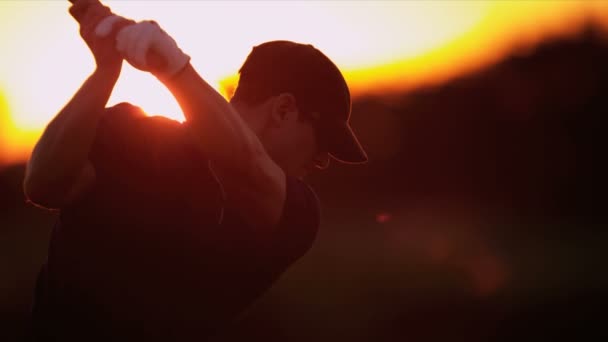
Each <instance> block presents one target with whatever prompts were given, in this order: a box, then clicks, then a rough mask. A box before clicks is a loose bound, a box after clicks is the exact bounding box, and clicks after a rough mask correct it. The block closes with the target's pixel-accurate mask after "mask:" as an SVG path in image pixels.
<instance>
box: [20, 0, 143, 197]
mask: <svg viewBox="0 0 608 342" xmlns="http://www.w3.org/2000/svg"><path fill="white" fill-rule="evenodd" d="M70 14H72V16H73V17H74V18H75V19H76V20H77V21H78V23H79V24H80V34H81V36H82V38H83V39H84V41H85V42H86V43H87V45H88V46H89V49H90V50H91V52H92V53H93V56H94V57H95V62H96V65H97V67H96V70H95V71H94V72H93V74H92V75H91V76H90V77H89V78H88V79H87V80H86V82H85V83H84V84H83V85H82V87H81V88H80V89H79V90H78V91H77V92H76V94H75V95H74V96H73V97H72V99H71V100H70V101H69V102H68V104H67V105H66V106H65V107H64V108H63V109H62V110H61V111H60V112H59V113H58V114H57V116H56V117H55V118H54V119H53V120H52V121H51V123H50V124H49V125H48V126H47V127H46V129H45V130H44V133H43V134H42V136H41V137H40V139H39V141H38V142H37V144H36V146H35V147H34V150H33V152H32V155H31V157H30V160H29V161H28V165H27V169H26V174H25V179H24V183H23V188H24V192H25V195H26V196H27V197H28V198H29V199H30V200H31V201H32V202H34V203H36V204H38V205H41V206H44V207H47V208H59V207H61V206H62V205H63V204H65V203H67V202H69V201H70V200H71V199H73V198H74V197H77V195H78V194H79V193H80V192H81V191H82V190H84V189H85V188H86V187H87V186H88V185H89V184H91V183H92V182H93V181H94V179H95V170H94V169H93V167H92V165H91V164H90V162H89V161H88V158H87V157H88V153H89V150H90V147H91V145H92V143H93V140H94V137H95V132H96V128H97V124H98V122H99V119H100V118H101V115H102V113H103V111H104V107H105V105H106V103H107V101H108V99H109V97H110V94H111V93H112V89H113V88H114V85H115V84H116V81H117V80H118V76H119V75H120V70H121V66H122V57H121V56H120V54H118V53H117V52H116V49H115V37H116V32H117V31H118V30H119V29H120V28H121V27H124V26H125V25H128V24H131V23H132V21H128V20H126V19H124V18H120V17H116V16H113V17H112V19H110V20H106V18H108V17H109V16H111V12H110V10H109V9H108V8H107V7H104V6H102V5H101V4H98V6H92V5H91V3H90V2H86V1H79V2H76V3H75V4H74V5H73V6H72V7H71V8H70ZM104 22H105V23H104ZM98 25H100V26H103V27H104V30H105V32H103V33H101V34H100V33H99V32H98V30H97V29H98Z"/></svg>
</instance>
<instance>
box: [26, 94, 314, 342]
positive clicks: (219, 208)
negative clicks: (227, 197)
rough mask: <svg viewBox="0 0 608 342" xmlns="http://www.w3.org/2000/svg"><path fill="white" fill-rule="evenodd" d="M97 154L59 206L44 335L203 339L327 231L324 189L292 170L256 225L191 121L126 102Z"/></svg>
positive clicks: (113, 115) (106, 120)
mask: <svg viewBox="0 0 608 342" xmlns="http://www.w3.org/2000/svg"><path fill="white" fill-rule="evenodd" d="M89 159H90V161H91V163H92V164H93V166H94V168H95V171H96V182H95V185H94V186H93V187H92V188H91V189H90V190H89V191H87V192H86V193H85V194H84V195H83V196H82V197H81V198H80V199H79V200H78V201H76V202H75V203H73V204H71V205H70V206H68V207H65V208H62V210H61V213H60V217H59V220H58V222H57V224H56V226H55V227H54V229H53V233H52V237H51V242H50V246H49V254H48V261H47V263H46V264H45V266H44V267H43V270H42V272H41V273H40V276H39V279H38V284H37V289H36V298H35V303H34V308H33V317H34V319H33V323H34V324H33V325H34V331H35V335H36V336H37V337H38V339H40V340H60V341H66V340H69V341H71V340H79V341H91V340H103V341H116V340H130V341H135V340H142V341H143V340H148V341H149V340H168V341H187V340H197V341H201V340H204V339H205V338H207V337H209V336H211V335H213V334H214V333H215V332H216V331H217V330H218V329H221V327H223V326H225V325H226V324H228V323H229V322H231V321H232V320H233V319H234V318H235V317H236V316H237V315H238V314H239V313H240V312H242V311H243V309H245V308H246V307H247V306H249V305H250V304H251V303H252V301H253V300H255V299H256V298H257V297H259V296H260V295H261V294H262V293H263V292H264V291H265V290H267V289H268V288H269V287H270V286H271V285H272V284H273V282H274V281H276V280H277V278H278V277H279V276H280V275H281V274H282V273H283V272H284V271H285V270H286V269H287V267H288V266H289V265H291V264H292V263H293V262H295V261H296V260H297V259H298V258H300V257H301V256H302V255H303V254H304V253H305V252H306V251H307V250H308V249H309V248H310V247H311V245H312V242H313V240H314V238H315V236H316V233H317V230H318V226H319V205H318V200H317V197H316V196H315V194H314V192H313V191H312V190H311V189H310V187H308V186H307V185H306V184H304V183H303V182H301V181H300V180H297V179H293V178H289V177H288V179H287V196H286V202H285V206H284V208H283V213H282V217H281V219H280V223H279V225H278V227H276V228H275V229H268V230H260V229H257V230H256V229H253V228H252V227H250V226H248V225H247V224H245V222H244V221H243V220H242V219H241V217H240V216H239V214H238V213H236V212H234V211H231V210H230V209H228V208H229V206H228V207H226V205H225V203H224V196H223V194H222V188H221V185H220V184H219V182H218V181H217V179H216V178H215V177H214V175H213V173H212V172H211V171H210V169H209V162H208V160H207V159H206V158H205V157H204V156H203V155H202V154H201V152H200V150H197V149H196V147H195V146H193V144H192V143H191V140H189V138H188V135H187V134H186V131H185V127H184V125H183V124H180V123H178V122H176V121H172V120H169V119H166V118H162V117H147V116H145V115H144V113H143V112H142V111H141V110H140V109H139V108H138V107H135V106H132V105H130V104H127V103H121V104H119V105H116V106H114V107H112V108H109V109H107V110H106V113H105V114H104V116H103V119H102V120H101V122H100V124H99V127H98V130H97V135H96V138H95V141H94V143H93V146H92V148H91V152H90V155H89Z"/></svg>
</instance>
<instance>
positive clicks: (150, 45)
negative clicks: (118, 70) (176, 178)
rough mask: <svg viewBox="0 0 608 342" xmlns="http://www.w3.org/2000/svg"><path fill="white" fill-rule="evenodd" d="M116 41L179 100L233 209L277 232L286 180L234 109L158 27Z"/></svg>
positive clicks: (138, 28) (148, 25)
mask: <svg viewBox="0 0 608 342" xmlns="http://www.w3.org/2000/svg"><path fill="white" fill-rule="evenodd" d="M116 40H117V45H116V48H117V50H118V51H119V52H121V53H122V55H123V57H124V58H125V60H126V61H128V62H129V63H130V64H131V65H133V66H134V67H136V68H138V69H140V70H143V71H149V72H151V73H152V74H154V75H155V76H156V77H157V78H158V79H159V80H161V82H163V84H164V85H165V86H166V87H167V88H168V89H169V90H170V91H171V93H172V94H173V95H174V97H175V98H176V99H177V101H178V103H179V105H180V107H181V108H182V110H183V112H184V115H185V117H186V125H187V126H188V128H189V129H190V131H191V132H192V135H193V137H194V140H195V141H196V143H197V146H198V147H199V148H200V150H201V151H202V152H203V153H204V154H205V156H207V157H208V158H209V159H210V160H211V161H212V163H213V169H214V171H215V172H216V173H217V175H218V178H220V180H221V182H222V185H223V186H224V190H225V192H226V195H227V197H228V200H229V203H230V205H232V206H234V207H235V209H236V210H237V211H238V212H239V213H240V214H241V215H242V216H243V218H245V220H247V221H248V223H249V224H251V225H252V226H255V227H267V228H268V227H274V226H276V224H277V223H278V222H279V219H280V216H281V213H282V210H283V204H284V202H285V174H284V172H283V170H282V169H281V168H280V167H279V166H278V165H277V164H276V163H275V162H274V161H273V160H272V159H271V158H270V156H268V154H267V153H266V151H265V149H264V147H263V145H262V143H261V142H260V141H259V139H258V137H257V136H256V134H255V133H254V132H253V131H252V130H251V129H250V128H249V126H248V125H247V124H246V123H245V122H244V121H243V119H242V118H241V116H240V115H239V114H238V113H237V112H236V110H235V109H234V108H233V107H232V105H230V104H229V103H228V102H227V101H226V100H225V99H224V98H223V97H222V96H221V95H220V94H219V93H217V92H216V91H215V90H214V89H213V88H212V87H211V86H210V85H209V84H207V82H205V80H203V79H202V78H201V77H200V75H199V74H198V73H197V72H196V70H194V68H193V67H192V65H190V64H189V60H190V57H189V56H188V55H186V54H185V53H183V52H182V51H181V50H180V49H179V47H178V46H177V44H176V43H175V41H174V40H173V38H171V37H170V36H169V35H168V34H167V33H166V32H165V31H163V30H162V29H161V28H160V27H159V26H158V24H156V23H155V22H153V21H143V22H140V23H137V24H135V25H132V26H129V27H126V28H125V29H123V30H121V31H120V32H119V33H118V36H117V39H116ZM151 56H158V57H160V58H162V59H164V61H165V63H163V65H164V67H163V68H160V69H159V68H158V67H155V66H153V65H151V63H150V62H151V58H150V57H151ZM156 64H157V65H158V63H156Z"/></svg>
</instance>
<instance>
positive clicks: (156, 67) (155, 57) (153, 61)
mask: <svg viewBox="0 0 608 342" xmlns="http://www.w3.org/2000/svg"><path fill="white" fill-rule="evenodd" d="M68 1H69V2H70V3H71V4H72V5H74V4H76V2H79V1H86V2H88V4H87V5H88V6H103V4H102V3H101V1H99V0H68ZM146 62H148V66H149V67H150V68H151V69H152V70H151V71H161V70H164V69H165V68H166V67H167V61H166V60H165V59H164V58H163V57H162V56H161V55H159V54H158V53H157V52H155V51H152V50H150V51H148V53H147V54H146Z"/></svg>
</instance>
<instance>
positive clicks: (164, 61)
mask: <svg viewBox="0 0 608 342" xmlns="http://www.w3.org/2000/svg"><path fill="white" fill-rule="evenodd" d="M116 50H118V52H120V53H121V54H122V57H123V58H124V59H125V60H126V61H127V62H129V63H130V64H131V65H132V66H134V67H135V68H137V69H139V70H143V71H149V72H151V73H152V74H154V76H156V77H157V78H159V79H168V78H171V77H173V76H174V75H176V74H177V73H178V72H179V71H181V70H182V69H183V68H184V67H185V66H186V65H187V64H188V62H189V61H190V56H188V55H186V54H185V53H184V52H183V51H182V50H180V48H179V47H178V46H177V43H176V42H175V40H173V38H171V36H169V35H168V34H167V33H166V32H165V31H164V30H163V29H162V28H160V26H158V24H157V23H156V22H154V21H142V22H139V23H137V24H134V25H129V26H127V27H125V28H123V29H122V30H120V32H118V35H117V37H116Z"/></svg>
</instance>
